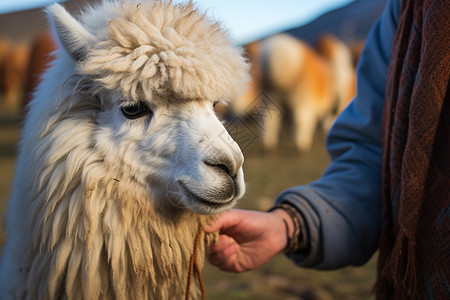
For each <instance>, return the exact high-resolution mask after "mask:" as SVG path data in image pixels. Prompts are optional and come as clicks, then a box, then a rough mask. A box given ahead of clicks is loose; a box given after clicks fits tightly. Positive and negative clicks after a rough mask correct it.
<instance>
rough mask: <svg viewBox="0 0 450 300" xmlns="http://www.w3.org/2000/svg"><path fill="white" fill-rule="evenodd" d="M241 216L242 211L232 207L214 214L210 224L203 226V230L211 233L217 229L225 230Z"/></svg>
mask: <svg viewBox="0 0 450 300" xmlns="http://www.w3.org/2000/svg"><path fill="white" fill-rule="evenodd" d="M241 218H242V211H241V210H239V209H232V210H229V211H226V212H223V213H221V214H220V215H218V216H216V218H215V219H214V220H213V221H212V223H211V224H207V225H206V226H205V232H207V233H212V232H216V231H218V230H220V231H222V232H226V231H227V229H228V228H231V227H233V226H235V225H237V224H238V223H239V222H240V220H241Z"/></svg>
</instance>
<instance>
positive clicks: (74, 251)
mask: <svg viewBox="0 0 450 300" xmlns="http://www.w3.org/2000/svg"><path fill="white" fill-rule="evenodd" d="M46 11H47V14H48V17H49V21H50V24H51V26H52V28H53V32H54V35H55V36H56V39H57V41H58V45H59V47H58V49H57V50H56V51H55V53H54V56H55V58H54V59H53V61H52V63H51V66H50V67H49V68H48V69H47V70H46V72H45V73H44V75H43V78H42V80H41V82H40V84H39V85H38V88H37V90H36V92H35V94H34V98H33V100H32V101H31V102H30V104H29V107H28V108H29V111H28V114H27V117H26V122H25V125H24V133H23V138H22V141H21V144H20V150H19V157H18V164H17V170H16V175H15V178H14V185H13V194H12V197H11V199H10V202H9V207H8V215H7V221H6V227H7V233H8V239H7V242H6V245H5V247H4V251H3V258H2V261H1V266H0V291H1V293H2V298H6V299H35V298H36V299H180V298H182V297H183V296H184V295H185V293H187V294H186V297H188V296H190V297H198V296H199V293H200V289H199V287H198V284H196V285H195V286H193V287H192V288H191V289H190V293H189V292H188V291H187V287H186V282H187V278H188V269H189V260H190V258H191V254H192V253H193V249H194V240H196V239H197V237H198V235H197V234H198V232H199V228H200V227H199V226H203V225H204V224H206V223H207V222H210V221H211V218H213V217H214V215H215V214H217V213H220V212H222V211H225V210H227V209H230V208H231V207H233V206H234V205H235V203H236V201H237V200H238V199H239V198H241V197H242V195H243V193H244V191H245V183H244V179H243V170H242V164H243V155H242V152H241V150H240V149H239V146H238V145H237V144H236V143H235V142H234V141H233V139H232V138H231V137H230V136H229V135H228V133H227V131H226V130H225V128H224V127H223V125H222V123H221V122H220V121H219V120H218V119H217V117H216V116H215V113H214V110H213V106H214V103H216V102H218V101H227V99H231V98H233V97H234V96H235V95H237V94H239V93H240V92H242V90H243V87H242V85H245V84H246V82H247V80H248V65H247V63H246V61H245V59H244V57H243V55H242V50H241V49H240V48H237V47H234V46H232V44H231V42H230V40H229V38H228V36H227V35H226V33H225V32H224V31H223V30H222V29H221V27H220V25H219V24H218V23H217V22H213V21H211V20H209V19H207V18H206V16H205V15H204V14H203V13H200V12H198V10H197V9H196V8H195V7H194V6H193V4H192V3H187V4H174V3H172V1H156V0H155V1H151V0H149V1H145V2H137V1H133V0H128V1H126V2H122V3H121V2H120V1H118V0H117V1H114V0H110V1H103V2H102V3H101V4H97V5H96V6H93V7H90V8H87V9H85V10H84V11H83V12H82V13H81V15H80V17H77V18H74V17H72V16H71V15H70V14H69V13H68V12H67V11H66V10H65V9H64V8H63V7H62V6H60V5H59V4H53V5H51V6H49V7H48V8H47V10H46ZM197 251H198V253H197V254H198V257H197V258H198V265H197V266H199V268H200V269H201V267H202V266H203V259H204V255H205V253H204V252H205V245H204V244H203V243H200V245H199V246H198V249H197Z"/></svg>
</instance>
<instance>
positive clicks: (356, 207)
mask: <svg viewBox="0 0 450 300" xmlns="http://www.w3.org/2000/svg"><path fill="white" fill-rule="evenodd" d="M400 2H401V0H390V1H389V2H388V3H387V5H386V8H385V10H384V12H383V14H382V15H381V16H380V18H379V19H378V20H377V21H376V23H375V24H374V26H373V27H372V29H371V32H370V33H369V35H368V38H367V42H366V46H365V48H364V50H363V52H362V54H361V58H360V62H359V65H358V69H357V78H358V79H357V94H356V97H355V99H354V100H353V101H352V103H351V104H350V105H349V106H348V107H347V108H346V109H345V110H344V111H343V112H342V114H341V115H340V116H339V117H338V118H337V120H336V122H335V123H334V125H333V127H332V128H331V129H330V132H329V133H328V136H327V150H328V152H329V154H330V156H331V158H332V162H331V164H330V165H329V167H328V168H327V170H326V171H325V173H324V174H323V176H322V177H321V178H320V179H319V180H317V181H315V182H312V183H311V184H309V185H306V186H297V187H293V188H290V189H288V190H286V191H284V192H283V193H281V194H280V195H279V196H278V198H277V202H278V203H280V202H288V203H289V204H291V205H293V206H295V207H296V208H297V209H298V210H299V212H300V213H301V215H302V216H303V218H304V220H305V224H306V227H307V228H306V231H307V232H309V239H310V248H309V249H308V250H304V251H299V252H296V253H293V254H288V256H289V257H290V258H291V259H292V260H294V261H295V263H296V264H298V265H299V266H302V267H309V268H316V269H334V268H339V267H342V266H346V265H361V264H363V263H365V262H367V260H368V259H369V258H370V257H371V256H372V254H373V253H374V252H375V250H376V249H377V248H378V241H379V235H380V222H381V213H382V201H381V164H382V144H381V127H382V126H381V122H382V111H383V106H384V91H385V82H386V73H387V68H388V64H389V59H390V54H391V47H392V42H393V39H394V36H395V32H396V29H397V22H398V14H399V10H400Z"/></svg>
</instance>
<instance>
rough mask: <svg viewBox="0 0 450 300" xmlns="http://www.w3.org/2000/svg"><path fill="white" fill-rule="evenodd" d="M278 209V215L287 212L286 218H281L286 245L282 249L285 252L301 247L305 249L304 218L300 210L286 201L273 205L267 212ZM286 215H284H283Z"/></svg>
mask: <svg viewBox="0 0 450 300" xmlns="http://www.w3.org/2000/svg"><path fill="white" fill-rule="evenodd" d="M275 211H278V212H277V214H278V216H280V217H281V216H282V214H283V213H285V214H287V215H288V217H287V218H282V220H283V223H284V224H285V227H286V229H285V233H286V238H285V239H286V240H287V245H286V247H285V248H284V249H283V252H285V253H294V252H297V251H299V250H301V249H305V247H306V245H307V244H308V238H307V236H306V235H305V234H304V232H303V231H304V227H305V225H304V220H303V217H302V216H301V214H300V212H299V211H298V210H297V209H296V208H295V207H294V206H292V205H290V204H288V203H279V204H276V205H275V206H273V207H272V208H271V209H270V210H269V212H275ZM285 216H286V215H285Z"/></svg>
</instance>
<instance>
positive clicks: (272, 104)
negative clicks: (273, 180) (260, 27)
mask: <svg viewBox="0 0 450 300" xmlns="http://www.w3.org/2000/svg"><path fill="white" fill-rule="evenodd" d="M250 46H251V47H249V49H250V50H252V51H251V52H249V53H248V54H249V56H250V57H251V58H250V61H252V62H253V63H254V64H259V65H260V66H261V67H259V68H255V69H254V70H255V73H254V74H252V75H253V80H254V81H255V82H257V83H256V84H255V83H253V84H252V85H249V86H248V88H249V89H248V90H247V91H246V92H245V93H244V94H242V95H240V96H238V97H237V98H235V99H234V100H233V101H232V103H231V109H232V110H233V112H234V113H235V114H237V115H239V116H241V115H243V114H245V113H248V112H251V111H252V110H253V109H254V108H255V107H256V109H259V110H262V111H259V112H258V114H260V115H261V119H262V122H263V124H262V128H263V130H262V142H263V147H264V149H265V150H267V151H273V150H275V149H276V147H277V146H278V140H279V132H280V130H281V123H282V116H283V112H282V111H281V109H283V108H286V110H285V111H284V112H290V113H292V116H293V123H294V129H295V134H294V142H295V145H296V148H297V149H298V150H299V151H300V152H304V151H308V150H309V149H310V148H311V144H312V141H313V136H314V133H315V130H316V128H317V124H318V123H319V122H320V121H322V122H327V118H330V117H331V115H332V111H333V108H334V106H335V95H334V90H333V73H332V69H331V67H330V65H329V63H328V61H327V60H325V59H324V58H323V57H321V56H320V55H319V54H317V53H316V51H315V50H313V49H312V48H311V47H309V46H308V45H306V44H305V43H304V42H302V41H300V40H298V39H296V38H294V37H291V36H289V35H286V34H278V35H274V36H271V37H269V38H267V39H265V40H263V41H261V42H255V43H253V44H251V45H250ZM258 69H259V70H260V71H261V72H262V75H259V76H255V74H258V72H257V70H258ZM262 89H264V91H265V92H267V94H266V95H267V96H268V97H260V95H259V94H260V91H261V90H262ZM260 98H264V99H260ZM261 100H262V101H264V103H262V104H261V103H258V102H259V101H261Z"/></svg>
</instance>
